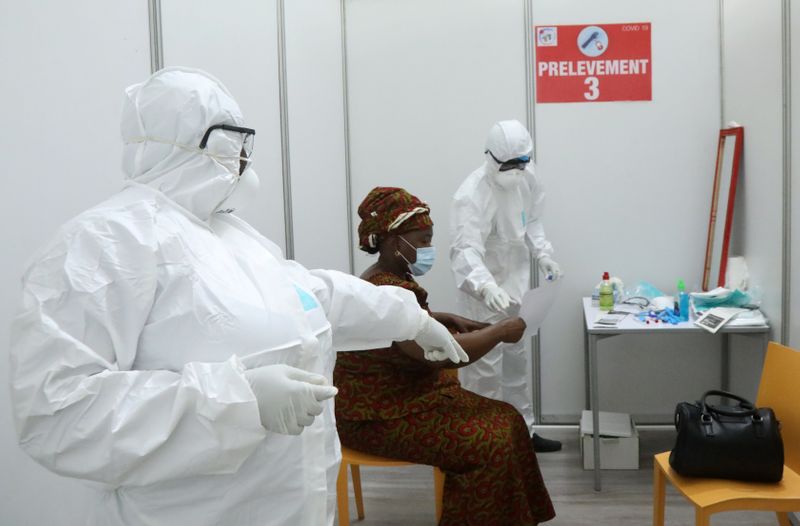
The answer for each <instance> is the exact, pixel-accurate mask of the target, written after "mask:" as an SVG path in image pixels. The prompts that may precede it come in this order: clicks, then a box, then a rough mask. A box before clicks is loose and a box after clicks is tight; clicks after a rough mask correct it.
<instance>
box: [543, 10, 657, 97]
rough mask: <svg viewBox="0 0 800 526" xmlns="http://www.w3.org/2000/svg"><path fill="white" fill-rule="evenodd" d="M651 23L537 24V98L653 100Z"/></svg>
mask: <svg viewBox="0 0 800 526" xmlns="http://www.w3.org/2000/svg"><path fill="white" fill-rule="evenodd" d="M650 31H651V27H650V23H647V22H637V23H630V24H597V25H580V26H536V53H535V55H536V63H535V67H536V102H605V101H613V100H652V99H653V97H652V91H653V89H652V86H653V83H652V70H653V68H652V60H651V58H650Z"/></svg>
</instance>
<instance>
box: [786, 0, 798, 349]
mask: <svg viewBox="0 0 800 526" xmlns="http://www.w3.org/2000/svg"><path fill="white" fill-rule="evenodd" d="M787 3H790V2H787ZM790 4H791V3H790ZM789 27H790V32H791V35H792V38H791V50H790V52H791V61H790V66H791V88H792V89H791V112H792V113H791V120H790V123H791V140H792V143H791V144H792V146H791V153H792V156H791V160H792V167H791V168H792V177H791V186H792V190H791V203H792V204H793V205H794V206H793V207H792V208H793V210H792V217H791V229H792V230H791V234H792V241H791V243H792V244H791V251H790V255H791V259H790V263H791V271H792V272H791V284H790V287H791V289H790V292H791V294H790V297H789V301H790V305H791V309H790V311H789V318H788V319H787V320H786V323H788V324H789V341H788V342H786V343H787V344H788V345H790V346H791V347H793V348H795V349H800V272H798V271H797V270H796V269H800V210H798V208H800V206H797V205H798V204H800V6H798V5H796V4H795V5H794V9H791V12H790V26H789ZM792 313H794V315H792Z"/></svg>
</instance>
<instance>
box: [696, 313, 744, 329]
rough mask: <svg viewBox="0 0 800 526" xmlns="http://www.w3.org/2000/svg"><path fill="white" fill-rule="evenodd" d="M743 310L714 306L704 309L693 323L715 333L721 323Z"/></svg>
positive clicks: (720, 326) (723, 323) (726, 321)
mask: <svg viewBox="0 0 800 526" xmlns="http://www.w3.org/2000/svg"><path fill="white" fill-rule="evenodd" d="M745 310H746V309H737V308H730V307H714V308H712V309H708V310H707V311H705V312H704V313H703V315H702V316H700V317H699V318H698V319H697V320H695V322H694V324H695V325H697V326H698V327H701V328H703V329H705V330H707V331H708V332H710V333H711V334H715V333H716V332H717V331H718V330H720V329H721V328H722V326H723V325H725V324H726V323H728V321H730V320H731V319H732V318H734V317H735V316H737V315H738V314H740V313H742V312H744V311H745Z"/></svg>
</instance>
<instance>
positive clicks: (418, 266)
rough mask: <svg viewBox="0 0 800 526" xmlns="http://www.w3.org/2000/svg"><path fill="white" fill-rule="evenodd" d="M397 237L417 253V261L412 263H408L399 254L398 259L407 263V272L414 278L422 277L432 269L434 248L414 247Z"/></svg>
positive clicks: (434, 254) (434, 255) (434, 257)
mask: <svg viewBox="0 0 800 526" xmlns="http://www.w3.org/2000/svg"><path fill="white" fill-rule="evenodd" d="M397 237H399V238H400V239H402V240H403V241H404V242H405V243H406V244H407V245H408V246H410V247H411V248H413V249H414V250H416V252H417V260H416V261H415V262H414V263H411V262H410V261H408V260H407V259H406V257H405V256H404V255H403V254H402V252H401V253H400V257H401V258H403V259H404V260H405V262H406V263H408V270H409V271H411V274H413V275H415V276H422V275H423V274H425V273H427V272H428V271H429V270H430V269H431V268H432V267H433V263H434V261H436V247H415V246H414V245H412V244H411V243H409V242H408V241H407V240H406V239H405V238H404V237H403V236H397Z"/></svg>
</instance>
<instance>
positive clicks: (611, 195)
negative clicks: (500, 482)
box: [533, 0, 720, 415]
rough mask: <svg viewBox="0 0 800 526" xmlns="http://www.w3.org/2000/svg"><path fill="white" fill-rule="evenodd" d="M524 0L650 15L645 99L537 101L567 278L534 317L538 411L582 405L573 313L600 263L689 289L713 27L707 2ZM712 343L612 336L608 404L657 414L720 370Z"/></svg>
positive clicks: (564, 12) (558, 19) (709, 133)
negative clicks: (648, 95)
mask: <svg viewBox="0 0 800 526" xmlns="http://www.w3.org/2000/svg"><path fill="white" fill-rule="evenodd" d="M578 4H579V3H578V2H563V1H557V0H534V2H533V13H534V22H535V24H536V25H550V24H593V23H623V22H650V23H651V24H652V41H651V44H652V72H653V100H652V101H649V102H607V103H591V104H588V103H579V104H537V106H536V136H537V139H536V141H537V148H538V155H537V164H538V169H539V173H540V174H541V175H542V177H543V178H544V180H545V182H546V184H547V186H548V196H547V212H546V217H545V220H546V223H545V225H546V227H547V230H548V235H549V236H550V238H551V241H552V242H553V244H554V246H555V249H556V252H555V255H554V256H555V259H556V260H557V261H559V262H560V263H561V264H562V266H563V268H564V270H565V272H566V278H565V282H564V284H563V286H562V293H561V296H560V297H559V299H558V301H557V303H556V305H555V308H554V310H553V312H551V314H550V315H549V317H548V319H547V320H546V321H545V325H544V326H543V328H542V371H543V378H542V411H543V414H544V415H574V414H576V413H577V412H578V411H579V410H580V409H581V408H582V407H583V405H584V398H583V397H584V388H583V385H584V376H583V367H584V358H583V340H582V337H581V334H580V327H581V323H582V321H581V320H582V313H581V308H580V302H579V299H578V298H580V297H581V296H586V295H588V294H590V293H591V290H592V288H593V287H594V285H595V284H596V283H598V281H599V280H600V277H601V274H602V273H603V271H606V270H607V271H609V272H610V273H611V274H612V275H617V276H620V277H621V278H622V279H623V281H624V282H625V283H626V285H628V286H633V285H634V284H635V283H636V282H637V281H639V280H646V281H649V282H652V283H653V284H655V285H656V286H657V287H659V288H661V289H662V290H663V291H664V292H665V293H668V294H672V293H674V291H675V286H676V282H677V280H678V279H684V280H685V281H686V283H687V286H688V287H690V288H692V290H696V289H697V287H698V286H699V283H700V280H701V277H702V266H703V257H704V253H705V232H706V225H707V221H708V211H709V204H710V201H711V193H710V192H711V186H712V177H713V169H714V158H715V154H716V138H717V133H718V130H719V121H720V116H719V58H718V55H719V31H718V12H717V6H716V4H715V3H713V2H694V1H691V0H681V1H676V2H656V1H646V2H642V1H637V0H619V1H603V2H593V3H589V4H587V3H580V9H578V8H577V6H578ZM718 349H719V342H718V341H717V340H715V339H713V338H707V337H703V336H697V337H691V336H688V337H687V336H670V337H666V338H658V337H655V338H653V337H648V338H644V337H642V338H639V337H620V338H613V339H610V340H606V341H605V342H603V343H602V344H601V346H600V360H599V361H600V364H601V366H600V378H599V383H600V395H601V396H600V400H601V407H603V408H604V409H607V410H618V411H629V412H633V413H644V414H660V415H669V414H671V412H672V411H673V409H674V405H675V402H676V401H678V400H682V399H686V398H687V397H692V396H697V395H698V394H699V393H700V392H701V391H702V390H703V389H706V388H708V387H710V386H716V385H717V382H718V381H719V351H718Z"/></svg>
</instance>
